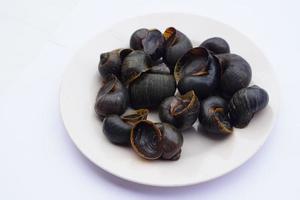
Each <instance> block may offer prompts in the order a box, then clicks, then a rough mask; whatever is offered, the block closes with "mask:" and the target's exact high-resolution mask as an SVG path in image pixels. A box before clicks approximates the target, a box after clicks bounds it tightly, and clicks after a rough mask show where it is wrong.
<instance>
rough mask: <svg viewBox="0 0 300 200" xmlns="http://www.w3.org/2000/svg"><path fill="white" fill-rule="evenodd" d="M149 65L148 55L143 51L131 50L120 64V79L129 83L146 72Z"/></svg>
mask: <svg viewBox="0 0 300 200" xmlns="http://www.w3.org/2000/svg"><path fill="white" fill-rule="evenodd" d="M150 67H151V65H150V58H149V56H148V55H147V54H146V53H145V52H143V51H139V50H137V51H132V52H131V53H130V54H128V55H127V56H126V58H125V59H124V61H123V64H122V69H121V71H122V81H123V82H124V83H125V84H129V83H130V82H131V81H133V80H134V79H136V78H137V77H138V76H140V75H141V74H142V73H143V72H146V71H148V70H149V68H150Z"/></svg>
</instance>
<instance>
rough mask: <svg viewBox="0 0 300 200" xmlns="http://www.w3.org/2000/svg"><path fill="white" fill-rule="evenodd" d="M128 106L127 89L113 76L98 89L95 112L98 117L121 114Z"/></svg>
mask: <svg viewBox="0 0 300 200" xmlns="http://www.w3.org/2000/svg"><path fill="white" fill-rule="evenodd" d="M127 106H128V91H127V89H126V88H125V87H124V86H123V85H122V83H121V82H120V81H119V80H118V79H117V78H116V77H115V76H114V77H113V78H112V79H111V80H110V81H108V82H107V83H105V84H104V85H103V86H102V87H101V88H100V90H99V92H98V94H97V97H96V103H95V112H96V113H97V115H98V116H99V117H100V118H103V117H105V116H107V115H110V114H117V115H121V114H123V113H124V112H125V110H126V109H127Z"/></svg>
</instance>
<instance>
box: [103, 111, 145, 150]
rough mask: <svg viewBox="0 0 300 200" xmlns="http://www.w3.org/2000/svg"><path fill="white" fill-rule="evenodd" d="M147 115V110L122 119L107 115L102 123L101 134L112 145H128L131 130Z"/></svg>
mask: <svg viewBox="0 0 300 200" xmlns="http://www.w3.org/2000/svg"><path fill="white" fill-rule="evenodd" d="M148 113H149V111H148V110H147V109H140V110H136V111H134V112H133V113H131V114H127V115H125V116H122V117H120V116H119V115H109V116H107V117H106V118H105V119H104V121H103V133H104V135H105V136H106V137H107V139H108V140H109V141H111V142H112V143H115V144H118V145H129V144H130V133H131V128H132V127H133V125H134V124H135V123H137V122H139V121H141V120H146V119H147V115H148Z"/></svg>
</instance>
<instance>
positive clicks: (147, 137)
mask: <svg viewBox="0 0 300 200" xmlns="http://www.w3.org/2000/svg"><path fill="white" fill-rule="evenodd" d="M162 138H163V136H162V133H161V131H160V130H159V128H158V127H157V126H156V125H155V124H154V123H153V122H151V121H148V120H142V121H139V122H138V123H136V124H135V125H134V127H133V128H132V129H131V135H130V142H131V146H132V148H133V150H134V152H136V153H137V154H138V155H139V156H141V157H142V158H145V159H147V160H154V159H158V158H160V157H161V155H162V153H163V151H162Z"/></svg>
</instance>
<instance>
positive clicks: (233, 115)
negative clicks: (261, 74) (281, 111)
mask: <svg viewBox="0 0 300 200" xmlns="http://www.w3.org/2000/svg"><path fill="white" fill-rule="evenodd" d="M268 102H269V96H268V93H267V92H266V91H265V90H264V89H262V88H260V87H258V86H256V85H254V86H251V87H248V88H243V89H241V90H239V91H237V92H236V93H235V94H234V95H233V96H232V98H231V99H230V102H229V116H230V120H231V123H232V124H233V125H234V126H235V127H238V128H244V127H245V126H247V125H248V124H249V122H250V121H251V119H252V117H253V116H254V114H255V113H256V112H258V111H260V110H262V109H263V108H265V107H266V106H267V104H268Z"/></svg>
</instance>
